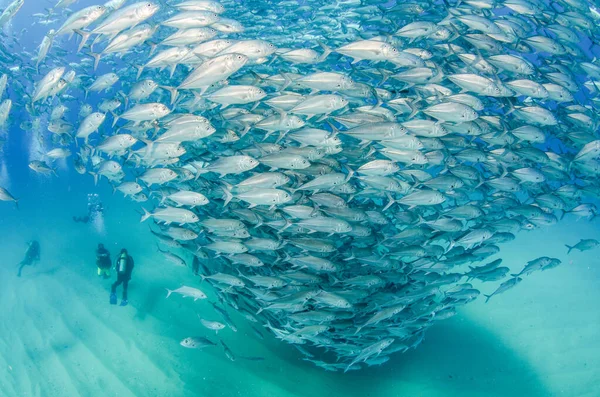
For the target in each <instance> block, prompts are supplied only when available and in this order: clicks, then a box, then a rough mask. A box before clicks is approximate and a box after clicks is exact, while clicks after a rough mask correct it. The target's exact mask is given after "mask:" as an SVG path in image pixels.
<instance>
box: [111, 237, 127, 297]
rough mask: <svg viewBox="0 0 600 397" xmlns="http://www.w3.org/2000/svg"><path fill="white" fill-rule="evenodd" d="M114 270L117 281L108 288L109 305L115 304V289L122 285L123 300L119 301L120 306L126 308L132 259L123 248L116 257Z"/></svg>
mask: <svg viewBox="0 0 600 397" xmlns="http://www.w3.org/2000/svg"><path fill="white" fill-rule="evenodd" d="M115 269H116V271H117V281H115V282H114V283H113V285H112V286H111V288H110V304H111V305H116V304H117V287H118V286H119V285H121V283H123V300H122V301H121V306H127V303H129V301H128V300H127V287H128V286H129V280H131V273H132V272H133V258H132V257H131V255H129V254H128V253H127V250H126V249H125V248H123V249H122V250H121V252H120V253H119V256H118V257H117V260H116V262H115Z"/></svg>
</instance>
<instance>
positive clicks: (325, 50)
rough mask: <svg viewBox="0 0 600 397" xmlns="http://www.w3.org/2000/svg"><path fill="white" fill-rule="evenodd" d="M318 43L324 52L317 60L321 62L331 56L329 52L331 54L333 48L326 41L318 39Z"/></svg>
mask: <svg viewBox="0 0 600 397" xmlns="http://www.w3.org/2000/svg"><path fill="white" fill-rule="evenodd" d="M317 44H319V46H320V47H321V48H322V49H323V54H321V56H320V57H319V59H318V61H317V62H319V63H321V62H323V61H324V60H325V59H326V58H327V57H328V56H329V54H331V48H329V47H328V46H327V45H326V44H325V43H323V42H321V41H318V42H317Z"/></svg>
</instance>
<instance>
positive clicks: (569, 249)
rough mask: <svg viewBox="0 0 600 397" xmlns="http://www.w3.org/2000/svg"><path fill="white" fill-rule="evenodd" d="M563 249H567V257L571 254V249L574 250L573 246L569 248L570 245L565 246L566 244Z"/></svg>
mask: <svg viewBox="0 0 600 397" xmlns="http://www.w3.org/2000/svg"><path fill="white" fill-rule="evenodd" d="M565 247H567V248H568V251H567V255H568V254H570V253H571V250H572V249H573V248H575V247H574V246H573V247H572V246H570V245H567V244H565Z"/></svg>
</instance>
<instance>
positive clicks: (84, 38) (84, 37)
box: [73, 29, 96, 70]
mask: <svg viewBox="0 0 600 397" xmlns="http://www.w3.org/2000/svg"><path fill="white" fill-rule="evenodd" d="M73 32H75V33H76V34H78V35H79V36H81V43H79V47H77V52H79V51H81V49H82V48H83V47H84V46H85V43H86V42H87V40H88V38H89V37H90V35H91V34H92V33H91V32H84V31H83V30H80V29H73ZM94 70H96V69H94Z"/></svg>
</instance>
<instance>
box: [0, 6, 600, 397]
mask: <svg viewBox="0 0 600 397" xmlns="http://www.w3.org/2000/svg"><path fill="white" fill-rule="evenodd" d="M53 1H54V0H53ZM5 3H7V2H5ZM129 3H132V1H130V2H128V4H129ZM396 3H397V4H401V2H400V1H398V2H396ZM89 4H93V2H89V1H83V0H81V1H80V2H77V3H76V4H75V5H74V6H73V7H72V8H73V9H80V8H82V7H83V6H84V5H89ZM256 4H258V3H256ZM256 4H255V3H252V6H256ZM269 4H271V3H269ZM299 4H303V5H306V4H312V2H304V1H301V2H299ZM372 4H373V2H372V1H371V2H369V1H364V2H362V3H360V5H364V6H368V5H372ZM390 4H391V3H389V4H388V5H390ZM5 5H6V4H3V3H1V2H0V8H4V6H5ZM45 5H46V4H45V3H44V6H45ZM313 5H314V4H313ZM378 5H382V4H378ZM163 6H164V7H166V5H165V4H163ZM316 6H318V5H315V7H316ZM440 6H441V4H440ZM240 7H241V6H240ZM345 7H353V6H352V5H346V6H345ZM356 7H357V6H356ZM43 8H44V7H43V6H42V5H40V4H38V3H34V2H33V0H31V1H27V0H26V4H25V6H24V7H23V8H22V9H21V10H20V11H19V13H18V14H17V16H16V17H15V18H14V20H13V21H11V23H10V24H9V25H7V26H6V27H5V28H4V34H5V36H3V37H2V40H3V42H2V44H3V48H8V50H7V51H4V52H6V53H5V54H2V56H1V58H0V74H2V73H7V74H9V75H10V81H9V91H8V94H7V95H8V97H9V98H11V99H12V100H13V102H14V104H13V110H12V112H11V118H10V120H9V123H8V126H7V127H6V128H5V129H3V130H2V132H1V133H0V138H6V139H7V143H6V145H5V147H4V150H3V151H2V152H1V154H0V186H1V187H4V188H6V189H8V190H9V191H10V192H11V193H12V194H13V195H14V196H15V197H16V198H18V199H19V203H18V208H16V206H15V205H14V204H13V203H11V202H4V201H0V253H1V256H0V263H1V265H0V307H2V309H1V312H0V313H1V314H0V397H4V396H7V397H12V396H37V397H55V396H56V397H59V396H82V397H84V396H85V397H87V396H127V397H128V396H135V397H138V396H149V397H153V396H175V397H179V396H181V397H188V396H190V397H191V396H202V397H204V396H206V397H209V396H210V397H229V396H248V397H254V396H257V397H295V396H298V397H305V396H306V397H308V396H319V397H320V396H323V397H338V396H340V397H341V396H344V397H346V396H348V397H354V396H356V397H367V396H368V397H400V396H401V397H405V396H409V397H446V396H450V397H452V396H460V397H470V396H473V397H482V396H491V397H495V396H498V397H500V396H511V397H513V396H528V397H529V396H532V397H537V396H540V397H546V396H564V397H587V396H589V397H596V396H600V338H599V335H600V332H599V329H600V309H599V306H598V302H600V288H598V286H599V285H600V260H599V259H598V253H599V252H600V248H598V247H597V248H595V249H592V250H589V251H585V252H579V251H576V250H575V251H573V252H571V253H570V254H568V255H567V248H566V247H565V244H568V245H573V244H575V243H577V242H578V241H579V240H580V239H599V232H598V231H599V227H600V224H599V221H598V219H597V217H594V218H593V219H592V220H586V219H579V218H577V217H575V216H574V215H572V214H567V215H566V216H565V218H564V219H562V220H561V221H560V222H558V223H557V224H555V225H552V226H540V227H537V228H536V229H535V230H533V231H525V230H523V231H520V232H519V233H518V234H517V237H516V239H515V240H514V241H512V242H509V243H506V244H502V245H501V252H500V253H499V254H497V255H494V256H492V257H490V258H486V261H485V262H484V263H487V262H489V261H491V260H493V259H496V258H502V260H503V262H502V265H503V266H508V267H509V268H510V270H511V271H510V273H518V272H520V271H521V270H522V269H523V266H524V265H525V264H526V263H527V262H528V261H530V260H533V259H535V258H539V257H541V256H548V257H554V258H558V259H560V260H561V261H562V264H561V265H560V266H558V267H557V268H554V269H551V270H547V271H539V272H535V273H534V274H532V275H527V276H524V277H523V281H522V282H521V283H520V284H519V285H518V286H517V287H516V288H514V289H511V290H509V291H507V292H505V293H503V294H501V295H499V296H496V297H494V298H492V299H491V300H490V302H489V303H485V299H484V298H483V296H479V298H478V299H476V300H475V301H474V302H471V303H469V304H468V305H465V306H459V307H458V309H457V312H458V313H457V315H456V316H454V317H452V318H450V319H448V320H444V321H439V322H436V323H435V324H434V325H433V326H432V327H431V329H429V330H427V332H426V333H425V337H424V340H423V342H422V343H421V344H420V345H419V346H417V348H416V349H410V350H408V351H407V352H406V353H397V354H393V355H392V356H391V358H390V360H389V362H387V363H384V364H383V365H381V366H372V367H367V366H366V365H365V366H363V368H362V369H361V370H359V371H349V372H347V373H342V372H341V371H339V372H327V371H324V370H323V369H321V368H317V367H315V366H314V365H312V364H311V363H309V362H308V361H305V360H304V359H303V357H304V356H303V355H302V354H300V352H298V351H297V350H296V349H294V348H293V346H292V345H291V344H288V343H284V342H282V341H281V340H279V339H276V338H275V336H274V335H273V334H272V333H271V332H269V331H268V329H267V328H266V327H263V326H262V325H261V324H258V325H256V324H252V323H251V322H249V321H248V320H247V319H246V318H245V317H244V316H243V315H241V314H239V313H238V312H237V311H236V310H234V309H233V308H231V307H227V308H226V310H227V312H228V313H229V315H230V316H231V318H232V321H233V323H234V324H235V325H236V327H237V332H234V330H232V329H231V328H229V327H226V328H225V329H223V330H221V331H219V333H218V334H215V332H213V331H210V330H208V329H206V328H204V327H202V326H201V325H200V321H199V317H202V318H204V319H208V320H215V321H222V319H221V317H220V315H219V313H217V312H216V311H215V310H214V309H213V307H212V306H211V304H210V302H215V301H217V299H218V297H217V295H216V294H215V291H214V290H213V288H212V287H211V286H210V285H209V282H207V281H204V282H201V280H200V279H199V278H198V277H194V276H193V275H192V272H191V269H190V268H189V267H188V268H182V267H176V266H174V265H173V264H172V263H170V262H168V261H167V260H165V257H164V256H163V255H162V254H161V253H160V252H159V251H158V246H157V240H156V238H155V237H154V236H153V235H152V234H151V233H150V227H152V228H153V230H157V227H156V226H155V225H154V224H152V223H151V222H150V221H147V222H145V223H140V213H141V208H142V207H144V208H146V209H147V210H150V209H152V208H153V205H152V204H151V203H150V202H148V203H142V204H140V203H135V202H132V201H130V200H128V199H126V198H124V197H123V195H122V194H121V193H119V192H117V193H113V189H112V186H111V185H110V184H109V183H107V181H106V179H105V178H101V180H100V182H99V183H98V184H97V185H95V184H94V181H93V178H92V177H91V176H90V175H88V174H86V175H80V174H78V173H76V172H75V171H74V170H73V162H72V158H69V159H67V160H66V161H65V160H58V161H56V162H54V163H53V166H54V167H56V172H57V174H58V175H57V176H50V177H44V176H41V175H39V174H36V173H34V172H33V171H32V170H30V168H28V164H29V162H30V161H31V160H33V159H39V158H42V157H41V155H42V154H43V153H44V152H46V151H47V150H48V149H50V148H51V147H52V144H51V142H50V136H51V135H50V134H49V133H46V132H45V129H44V128H45V124H44V123H46V122H47V120H46V119H44V118H43V117H45V116H43V117H42V124H43V127H44V128H40V129H36V128H35V127H31V126H27V125H26V124H23V123H26V122H28V121H31V117H30V114H28V112H27V110H26V104H25V103H26V101H25V100H23V98H24V97H25V94H26V93H30V92H29V91H30V90H29V91H27V90H26V89H25V88H27V89H30V88H31V85H30V83H31V81H30V80H31V79H33V78H35V79H37V80H39V79H40V78H41V77H42V76H43V75H44V73H46V72H47V71H48V68H47V67H43V68H42V71H41V72H40V73H39V74H38V73H36V72H34V70H33V68H32V66H31V62H32V61H31V59H30V58H31V57H32V56H33V54H34V53H35V50H34V49H35V47H36V46H37V45H39V43H40V42H41V39H42V37H43V36H44V34H46V32H47V30H48V28H49V27H48V26H43V25H41V24H39V23H38V24H34V25H31V22H32V15H33V14H34V13H38V12H44V10H43ZM57 18H58V19H60V18H62V19H64V15H63V16H57ZM350 18H359V16H356V15H355V16H352V15H351V16H350ZM246 22H247V21H246ZM61 23H62V20H60V22H56V23H55V25H50V27H53V28H57V27H58V26H60V24H61ZM23 29H27V31H24V30H23ZM382 29H383V28H382ZM361 33H364V34H367V33H369V32H361ZM371 33H372V32H370V33H369V34H371ZM344 34H347V32H346V31H345V32H344ZM12 38H16V39H15V40H16V41H13V40H12ZM582 40H585V38H583V37H582ZM588 40H589V39H588ZM313 44H314V43H313ZM74 45H75V44H74V41H68V40H67V39H66V38H65V39H64V42H61V47H62V48H64V49H65V53H64V54H61V53H56V54H53V55H52V57H51V63H52V64H53V65H54V64H55V63H59V61H60V62H63V60H64V59H67V60H68V61H69V62H79V61H80V60H81V59H82V58H83V56H81V55H76V54H75V51H74V48H72V47H73V46H74ZM313 47H314V48H317V50H318V51H319V52H320V51H321V49H319V48H318V47H317V46H314V45H313ZM588 50H589V52H590V54H588V55H590V58H591V56H592V55H593V54H592V53H596V52H597V50H598V46H597V45H595V46H594V47H590V48H589V49H588ZM594 51H595V52H594ZM15 54H18V55H19V56H18V57H17V58H15V59H12V58H11V57H10V55H13V56H14V55H15ZM345 64H349V62H347V60H346V62H345ZM268 65H269V64H267V66H266V67H268ZM104 66H105V65H104ZM345 66H348V65H345ZM347 69H349V67H348V68H347ZM107 70H108V69H107ZM107 70H104V71H103V72H106V71H107ZM336 70H337V69H336ZM89 73H90V74H91V75H93V74H94V73H93V72H92V71H89ZM19 83H20V84H19ZM382 84H383V83H382ZM75 92H77V94H75ZM73 93H74V95H77V96H76V98H75V100H74V101H72V102H66V100H65V103H68V104H69V106H72V107H74V108H75V109H78V106H79V103H80V102H81V101H82V99H83V94H82V93H81V92H79V91H76V90H73ZM580 94H581V93H580V92H579V93H578V95H580ZM580 96H581V95H580ZM92 98H93V99H92V101H93V102H94V103H98V102H99V100H98V98H96V97H95V96H92ZM161 100H164V101H167V102H168V98H166V97H165V98H163V97H161ZM75 104H76V105H75ZM248 108H250V106H248ZM592 111H593V112H594V113H593V115H594V117H597V111H596V110H595V108H593V109H592ZM75 113H76V112H73V114H70V116H71V117H72V118H73V120H72V121H73V122H75V121H76V119H77V118H76V116H75ZM36 116H37V114H36ZM107 122H112V116H109V117H108V118H107ZM20 127H22V128H20ZM40 131H44V132H40ZM590 135H591V136H592V137H596V136H597V131H596V130H594V131H593V133H592V134H590ZM40 137H43V138H44V141H42V142H40V140H39V138H40ZM80 142H81V141H80ZM550 146H551V145H550ZM72 149H73V150H77V149H78V148H77V147H75V146H74V145H72ZM548 150H550V149H548ZM571 154H574V153H571ZM131 176H132V175H131V174H129V175H128V177H131ZM214 179H215V178H212V180H213V181H214ZM592 179H593V178H592ZM596 179H597V178H596ZM209 180H210V178H209ZM569 182H571V181H569ZM592 184H593V183H592ZM90 194H96V195H98V198H99V200H100V201H101V202H102V204H103V206H104V208H105V211H104V214H103V215H102V217H101V218H98V219H96V220H95V221H94V222H91V223H89V224H83V223H75V222H73V219H72V218H73V216H83V215H85V214H86V212H87V204H88V196H89V195H90ZM210 198H211V199H214V197H212V196H211V197H210ZM218 200H221V198H220V197H219V199H218ZM154 204H156V202H155V203H154ZM376 205H378V204H376ZM397 208H398V207H393V208H391V209H389V210H388V211H395V210H396V209H397ZM388 213H389V212H388ZM557 215H559V214H557ZM31 240H37V241H39V243H40V246H41V260H40V261H39V263H37V264H36V265H35V266H27V267H25V268H24V270H23V275H22V277H17V268H18V263H19V262H20V261H21V260H22V259H23V255H24V252H25V249H26V244H27V242H28V241H31ZM99 243H103V244H104V245H105V246H106V247H107V248H108V249H109V251H110V252H111V256H112V258H115V257H116V256H117V254H118V252H119V251H120V249H121V248H127V250H128V251H129V253H130V254H131V255H132V257H133V258H134V259H135V263H136V266H135V269H134V272H133V278H132V281H131V282H130V286H129V305H128V306H127V307H120V306H112V305H110V304H109V292H110V285H111V283H112V282H114V280H115V276H114V274H113V275H112V277H111V278H110V279H108V280H104V279H101V278H100V277H98V276H97V275H96V270H97V269H96V266H95V260H96V258H95V250H96V247H97V245H98V244H99ZM162 248H163V249H164V248H165V247H162ZM172 251H173V252H176V253H177V254H178V255H180V256H182V257H183V258H184V260H185V261H186V263H187V264H188V266H190V264H191V263H192V255H191V254H190V253H189V252H188V251H185V250H172ZM459 269H460V271H461V272H466V271H468V268H467V267H466V266H464V265H463V266H461V267H460V268H459ZM454 270H455V269H453V271H454ZM456 270H457V271H459V270H458V269H456ZM113 273H114V271H113ZM472 283H473V286H474V287H475V288H477V289H479V290H480V291H481V292H482V294H486V295H487V294H491V293H492V292H493V291H494V290H495V289H496V288H497V286H498V284H499V283H498V282H494V283H480V282H478V281H473V282H472ZM182 285H188V286H192V287H195V288H200V289H202V291H204V292H205V293H206V294H207V295H208V299H205V300H198V301H193V300H192V299H189V298H182V296H180V295H177V294H173V295H171V296H170V297H169V298H168V299H167V298H166V295H167V291H166V289H170V290H173V289H176V288H178V287H180V286H182ZM121 291H122V287H119V289H118V293H117V295H118V296H119V298H120V294H121ZM253 327H254V328H256V329H259V332H260V334H261V335H262V338H260V337H258V336H257V334H256V331H255V330H253ZM190 336H204V337H207V338H209V339H210V340H212V341H214V342H217V343H218V341H219V340H222V341H223V342H224V343H225V344H226V345H227V346H228V347H229V348H230V349H231V351H232V352H233V354H234V356H235V360H234V361H231V360H230V359H228V358H227V357H226V355H225V354H224V351H223V348H222V347H221V346H220V345H218V344H217V345H216V346H211V347H207V348H205V349H203V350H194V349H185V348H183V347H182V346H181V345H180V341H181V340H182V339H184V338H187V337H190ZM248 358H256V359H255V360H250V359H248Z"/></svg>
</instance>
